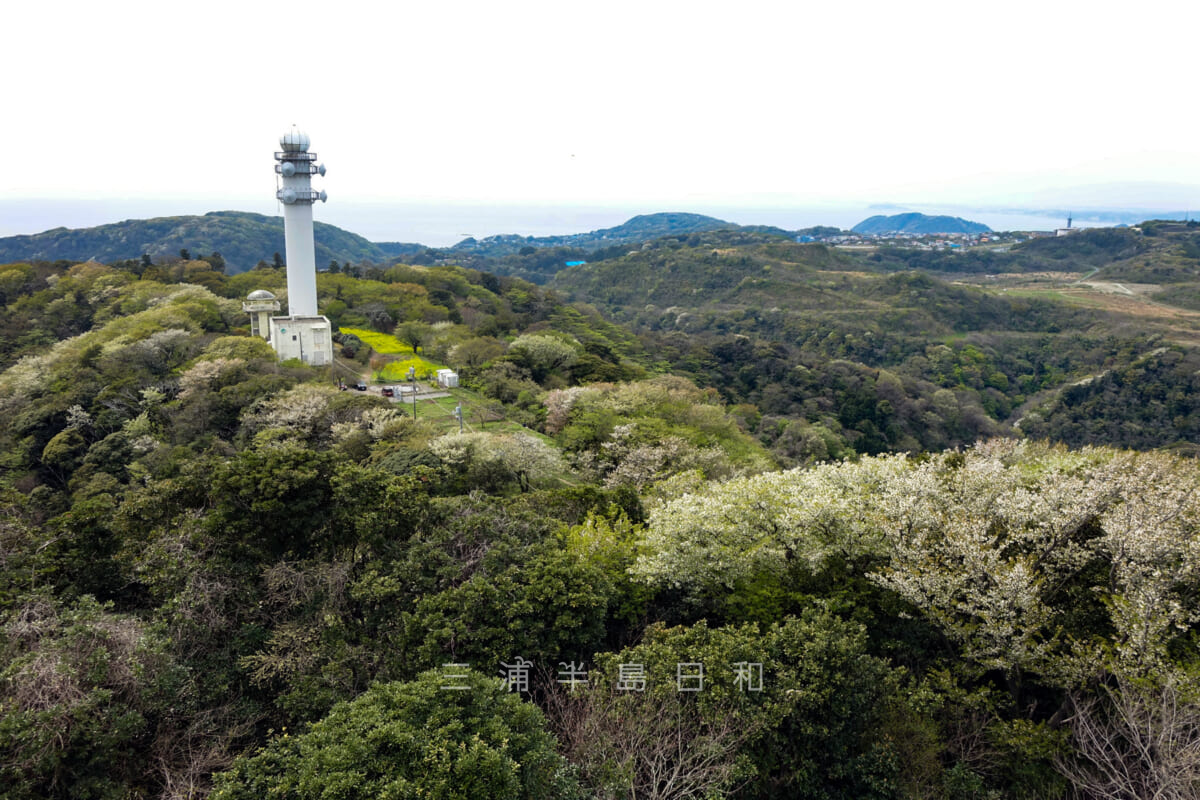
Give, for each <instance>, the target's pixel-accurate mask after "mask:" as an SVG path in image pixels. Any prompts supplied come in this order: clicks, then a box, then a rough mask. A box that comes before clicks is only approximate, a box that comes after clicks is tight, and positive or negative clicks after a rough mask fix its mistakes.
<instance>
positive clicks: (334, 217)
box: [0, 198, 1184, 247]
mask: <svg viewBox="0 0 1200 800" xmlns="http://www.w3.org/2000/svg"><path fill="white" fill-rule="evenodd" d="M206 204H208V206H209V207H206ZM228 210H238V211H252V212H255V213H260V214H267V215H268V216H276V215H279V210H278V208H277V206H276V205H275V204H274V203H271V204H264V203H261V202H255V203H240V204H239V203H236V202H231V203H228V204H225V205H223V206H222V205H220V203H219V202H218V203H217V204H212V200H211V199H208V200H195V199H184V198H164V199H161V200H156V199H153V198H145V199H143V198H138V199H133V198H118V199H114V200H101V199H48V198H38V199H7V200H0V236H16V235H27V234H35V233H41V232H43V231H47V230H51V229H54V228H60V227H63V228H89V227H94V226H97V225H104V224H109V223H115V222H121V221H123V220H127V219H147V218H151V217H165V216H180V215H187V214H205V213H208V212H210V211H228ZM314 211H315V214H314V216H315V218H316V220H317V221H318V222H327V223H329V224H331V225H336V226H338V227H339V228H343V229H345V230H348V231H350V232H352V233H356V234H358V235H360V236H363V237H365V238H366V239H368V240H370V241H373V242H415V243H419V244H424V245H427V246H429V247H448V246H451V245H453V244H456V243H457V242H460V241H462V240H463V239H465V238H466V237H468V236H473V237H475V238H477V239H482V238H484V237H487V236H496V235H504V234H516V235H520V236H535V237H536V236H561V235H566V234H573V233H586V232H588V231H593V230H598V229H601V228H611V227H614V226H616V225H620V224H621V223H623V222H625V221H626V220H628V219H630V218H631V217H634V216H636V215H638V214H652V213H658V212H668V211H669V212H688V213H695V214H705V215H707V216H711V217H717V218H719V219H722V220H725V221H728V222H733V223H736V224H739V225H771V226H775V227H779V228H784V229H786V230H797V229H800V228H808V227H812V226H814V225H830V226H835V227H839V228H847V229H848V228H851V227H853V226H854V225H856V224H858V223H859V222H862V221H863V220H864V219H866V218H868V217H871V216H874V215H876V214H885V215H886V214H896V213H902V212H905V211H919V212H921V213H925V214H947V215H950V216H959V217H964V218H966V219H970V220H972V221H974V222H981V223H983V224H984V225H987V226H988V227H990V228H992V229H993V230H998V231H1002V230H1054V229H1055V228H1062V227H1065V226H1066V224H1067V219H1066V212H1063V213H1062V214H1061V215H1054V214H1051V213H1048V212H1047V211H1046V210H1035V209H1030V210H1022V209H985V208H969V207H964V206H953V205H945V206H936V205H913V206H903V205H894V204H874V205H849V204H848V205H813V206H767V205H764V206H741V205H719V204H710V203H705V204H698V205H688V204H686V203H680V204H669V205H651V204H648V205H646V206H637V205H633V204H621V205H571V204H550V203H547V204H512V205H505V204H500V203H495V204H488V203H449V202H444V201H438V202H429V203H418V202H411V201H410V202H383V201H374V202H361V201H338V200H337V199H336V198H334V199H332V200H331V201H330V202H329V203H328V204H327V205H318V206H317V207H316V209H314ZM1152 213H1153V212H1152V211H1151V210H1139V209H1101V210H1092V211H1080V212H1077V214H1076V216H1075V218H1074V223H1073V224H1074V225H1076V226H1077V227H1095V226H1105V225H1114V224H1119V223H1122V222H1123V223H1125V224H1134V223H1136V222H1139V221H1141V220H1142V219H1146V218H1149V217H1147V216H1144V215H1147V214H1152ZM1169 213H1177V215H1178V216H1179V218H1183V217H1182V215H1183V213H1184V212H1169Z"/></svg>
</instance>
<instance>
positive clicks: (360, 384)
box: [354, 381, 367, 392]
mask: <svg viewBox="0 0 1200 800" xmlns="http://www.w3.org/2000/svg"><path fill="white" fill-rule="evenodd" d="M354 388H355V389H358V390H359V391H360V392H365V391H366V390H367V382H366V381H359V382H358V383H356V384H354Z"/></svg>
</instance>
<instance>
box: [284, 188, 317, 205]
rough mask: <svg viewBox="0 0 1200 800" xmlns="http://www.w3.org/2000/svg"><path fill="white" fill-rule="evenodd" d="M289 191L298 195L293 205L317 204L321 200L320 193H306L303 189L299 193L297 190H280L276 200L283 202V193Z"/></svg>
mask: <svg viewBox="0 0 1200 800" xmlns="http://www.w3.org/2000/svg"><path fill="white" fill-rule="evenodd" d="M287 191H290V192H292V193H293V194H295V195H296V199H295V200H293V201H292V202H293V203H315V202H317V201H318V200H320V199H321V193H320V192H317V191H304V190H303V189H301V190H299V191H297V190H296V189H280V190H279V191H277V192H275V199H276V200H280V201H283V193H284V192H287Z"/></svg>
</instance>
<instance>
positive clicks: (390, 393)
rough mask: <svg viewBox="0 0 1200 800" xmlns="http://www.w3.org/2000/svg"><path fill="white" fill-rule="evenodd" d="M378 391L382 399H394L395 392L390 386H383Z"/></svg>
mask: <svg viewBox="0 0 1200 800" xmlns="http://www.w3.org/2000/svg"><path fill="white" fill-rule="evenodd" d="M379 391H380V394H382V395H383V396H384V397H395V396H396V390H395V389H393V388H392V387H391V386H385V387H383V388H382V389H380V390H379Z"/></svg>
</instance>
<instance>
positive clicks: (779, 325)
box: [551, 232, 1200, 464]
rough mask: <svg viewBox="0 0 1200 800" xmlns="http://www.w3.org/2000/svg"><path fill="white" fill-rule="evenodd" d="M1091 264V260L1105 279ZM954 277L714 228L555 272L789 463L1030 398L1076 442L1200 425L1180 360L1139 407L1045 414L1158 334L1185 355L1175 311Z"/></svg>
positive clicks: (1035, 421) (933, 430)
mask: <svg viewBox="0 0 1200 800" xmlns="http://www.w3.org/2000/svg"><path fill="white" fill-rule="evenodd" d="M1130 235H1132V236H1137V234H1130ZM1043 241H1065V240H1043ZM1070 241H1072V242H1074V243H1075V245H1074V248H1073V249H1072V248H1065V247H1064V246H1063V245H1057V246H1056V247H1055V248H1053V249H1048V248H1046V247H1042V246H1040V243H1038V242H1031V243H1030V246H1031V247H1033V245H1038V247H1033V250H1034V251H1035V252H1037V253H1041V254H1042V256H1045V252H1051V253H1055V254H1058V255H1060V256H1061V258H1062V259H1063V260H1070V261H1071V263H1073V264H1079V263H1087V261H1088V259H1090V258H1092V257H1093V255H1094V254H1095V253H1096V250H1097V248H1098V247H1099V245H1097V244H1096V242H1095V241H1093V239H1092V238H1091V237H1089V236H1087V235H1078V236H1073V237H1070ZM1103 241H1107V240H1103ZM1117 241H1118V242H1125V241H1126V240H1125V237H1124V235H1123V234H1122V235H1121V238H1120V239H1119V240H1117ZM1131 241H1132V242H1133V243H1132V244H1128V243H1126V244H1119V245H1118V246H1119V247H1120V248H1121V252H1124V251H1125V250H1128V249H1132V250H1137V251H1139V252H1145V253H1149V254H1151V258H1152V259H1159V260H1155V261H1153V262H1152V263H1162V264H1174V263H1176V261H1177V260H1178V256H1176V255H1175V253H1174V249H1175V247H1177V245H1166V244H1164V245H1159V244H1158V243H1152V244H1144V243H1143V242H1142V240H1141V239H1134V240H1131ZM1043 251H1045V252H1043ZM912 252H920V251H912ZM1022 252H1024V251H1022ZM969 257H970V256H969V255H964V256H954V257H953V258H964V259H965V258H969ZM1022 257H1023V256H1022ZM1143 260H1145V257H1143ZM1104 263H1108V264H1112V265H1113V266H1112V267H1110V268H1111V269H1113V270H1117V269H1119V268H1120V265H1121V264H1124V263H1127V261H1122V262H1114V261H1108V262H1104ZM1096 269H1097V268H1095V267H1093V268H1090V269H1089V270H1088V272H1089V273H1090V274H1091V275H1092V276H1094V277H1095V278H1097V279H1099V278H1100V277H1101V276H1100V275H1098V274H1097V271H1096ZM949 277H950V276H947V275H943V276H942V277H938V276H937V275H935V274H928V273H921V272H911V271H904V272H895V271H893V269H892V266H891V265H890V264H889V263H888V262H887V260H886V259H885V260H884V261H882V262H880V261H876V260H875V257H874V256H873V255H863V254H861V253H858V252H846V251H841V250H837V249H834V248H829V247H826V246H824V245H821V244H795V243H790V242H782V241H779V240H778V239H775V238H773V237H769V236H756V235H751V234H746V233H742V232H735V233H724V232H715V233H710V234H705V235H704V236H702V237H698V238H697V237H687V238H674V239H663V240H659V241H658V242H656V243H655V244H654V246H653V247H651V248H648V249H643V250H639V251H637V252H634V253H629V254H627V255H623V256H620V257H618V258H613V259H608V260H603V261H599V262H589V263H588V264H586V265H582V266H578V267H573V268H570V269H568V270H565V271H564V272H562V273H560V274H559V275H558V276H557V277H556V278H555V280H554V281H553V282H552V283H551V286H552V287H554V288H556V289H558V290H560V291H562V292H563V293H564V295H565V296H566V297H567V298H569V299H574V300H581V301H585V302H588V303H592V304H594V305H596V306H597V307H599V308H600V309H602V310H603V311H604V312H605V313H606V314H609V315H611V316H612V317H613V318H614V319H617V320H619V321H621V322H624V323H626V324H628V325H630V326H631V327H632V328H633V329H634V330H636V331H637V332H638V333H639V335H640V337H641V339H642V341H643V342H644V344H645V347H646V349H647V351H648V352H650V353H653V354H654V356H655V357H656V359H658V363H659V364H661V365H662V366H663V367H669V368H670V369H672V370H674V371H676V372H679V373H680V374H684V375H687V376H688V377H690V378H691V379H693V380H695V381H696V382H697V383H699V384H700V385H704V386H711V387H713V388H714V389H716V390H717V391H719V392H720V393H721V395H722V397H723V398H724V399H725V400H726V402H728V403H729V404H731V406H732V407H734V408H735V409H740V410H739V411H737V412H736V413H740V414H742V415H743V417H744V418H745V419H746V422H747V425H748V427H749V429H750V430H752V431H753V432H755V433H756V434H757V435H758V436H759V437H760V438H762V439H763V441H765V442H767V443H768V444H769V446H771V448H772V450H773V452H774V453H775V455H776V457H777V458H778V459H779V460H780V461H781V463H785V464H795V463H809V462H813V461H821V460H825V459H827V458H830V457H833V458H839V457H842V456H844V455H846V454H848V453H849V452H851V451H853V452H857V453H882V452H888V451H901V450H903V451H910V452H915V451H922V450H936V449H940V448H944V447H954V446H960V445H963V444H968V443H970V442H972V441H974V440H975V439H977V438H979V437H983V436H990V435H995V434H997V433H1012V432H1013V431H1014V428H1013V425H1014V424H1016V423H1018V422H1019V421H1020V420H1021V419H1022V417H1023V416H1024V414H1025V413H1026V412H1027V411H1030V410H1031V409H1032V408H1033V407H1034V406H1036V407H1038V408H1039V409H1040V412H1039V414H1036V415H1033V416H1031V417H1030V418H1029V420H1028V421H1027V424H1029V425H1031V426H1033V427H1029V428H1024V427H1023V428H1022V430H1026V431H1034V430H1036V431H1037V433H1036V434H1035V435H1039V436H1048V437H1050V438H1051V439H1054V440H1061V441H1068V442H1070V443H1071V444H1076V445H1078V444H1101V443H1109V444H1115V445H1120V446H1131V447H1157V446H1164V445H1172V444H1176V443H1184V442H1190V441H1192V440H1193V437H1194V434H1195V432H1196V431H1197V426H1198V425H1200V403H1198V401H1197V400H1196V395H1195V393H1194V392H1192V391H1191V386H1192V377H1191V375H1190V373H1187V372H1186V370H1184V369H1182V368H1181V369H1164V370H1160V371H1159V372H1157V373H1156V375H1158V378H1159V381H1158V382H1157V383H1156V384H1155V386H1156V387H1157V388H1155V389H1152V391H1154V392H1156V393H1157V394H1156V395H1155V397H1154V398H1153V399H1152V398H1143V399H1144V400H1148V401H1149V402H1144V403H1143V404H1142V405H1141V406H1140V407H1139V410H1138V412H1137V413H1136V414H1131V413H1130V403H1131V402H1135V401H1134V400H1133V398H1132V397H1131V398H1129V399H1128V401H1127V402H1123V403H1120V404H1112V403H1093V404H1091V405H1090V406H1089V407H1088V410H1087V412H1086V416H1087V419H1086V420H1084V424H1082V425H1080V424H1075V425H1074V426H1072V427H1071V428H1070V430H1069V431H1068V430H1067V429H1066V428H1065V427H1063V428H1060V427H1059V426H1058V423H1057V422H1054V423H1051V426H1050V427H1046V426H1045V424H1044V423H1043V422H1041V420H1042V419H1044V418H1051V419H1054V420H1058V419H1060V418H1061V417H1062V413H1063V412H1060V411H1057V410H1053V409H1049V408H1042V406H1043V405H1045V404H1047V403H1055V402H1058V403H1062V402H1068V401H1070V400H1071V399H1072V398H1075V397H1077V396H1079V390H1078V389H1072V390H1071V391H1066V389H1067V387H1068V386H1069V385H1070V384H1072V383H1076V382H1079V381H1084V380H1085V379H1089V378H1090V377H1091V376H1095V375H1098V374H1100V373H1103V372H1105V371H1106V370H1116V371H1123V370H1128V369H1131V368H1132V367H1133V365H1134V364H1135V363H1140V359H1143V358H1144V357H1146V356H1147V355H1148V354H1150V353H1152V352H1154V351H1156V349H1159V350H1162V351H1164V352H1167V353H1168V355H1165V356H1163V358H1165V359H1167V361H1168V362H1169V363H1171V364H1174V363H1176V362H1177V361H1179V360H1180V359H1184V356H1185V354H1187V353H1190V352H1191V351H1190V350H1189V349H1187V348H1186V347H1184V346H1183V345H1182V344H1181V343H1179V342H1177V341H1175V340H1176V339H1177V338H1178V336H1177V334H1178V331H1176V330H1174V328H1173V327H1172V326H1171V325H1166V324H1164V323H1163V320H1159V319H1155V320H1153V321H1152V322H1151V324H1144V323H1145V320H1144V319H1142V318H1140V317H1136V316H1130V315H1127V314H1122V313H1117V312H1116V311H1110V310H1107V309H1103V308H1096V307H1085V306H1082V305H1079V304H1074V303H1069V302H1066V299H1067V298H1065V297H1061V296H1058V295H1055V294H1054V293H1053V292H1044V291H1011V292H1010V291H1007V289H1004V288H1001V289H994V288H992V287H991V286H990V285H989V284H988V283H987V282H986V281H985V282H981V283H979V284H977V285H971V284H965V283H961V282H958V281H955V280H947V279H945V278H949ZM993 283H994V281H993ZM1180 285H1186V284H1180ZM1190 360H1191V357H1190V356H1188V357H1187V359H1186V361H1187V363H1190ZM1155 363H1157V362H1155ZM1160 396H1161V397H1162V398H1163V402H1165V403H1166V405H1164V404H1163V403H1160V402H1159V400H1158V397H1160ZM1168 396H1169V397H1170V398H1171V399H1170V400H1169V401H1167V400H1166V399H1165V398H1167V397H1168ZM1055 408H1057V406H1056V407H1055ZM1047 415H1049V416H1047ZM1023 424H1025V423H1023ZM1088 431H1091V433H1088Z"/></svg>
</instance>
